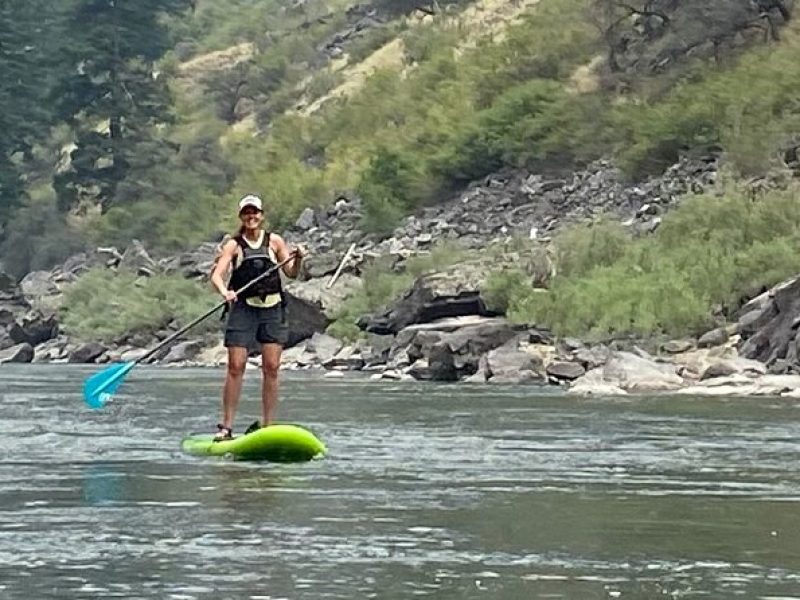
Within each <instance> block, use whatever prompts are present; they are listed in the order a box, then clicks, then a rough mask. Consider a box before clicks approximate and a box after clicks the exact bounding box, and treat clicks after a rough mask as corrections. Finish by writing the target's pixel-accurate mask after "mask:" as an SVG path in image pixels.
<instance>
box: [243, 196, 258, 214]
mask: <svg viewBox="0 0 800 600" xmlns="http://www.w3.org/2000/svg"><path fill="white" fill-rule="evenodd" d="M247 206H254V207H255V208H257V209H258V210H260V211H262V212H263V211H264V209H263V208H262V207H261V198H259V197H258V196H254V195H253V194H248V195H247V196H245V197H244V198H242V199H241V200H239V212H242V211H243V210H244V209H245V207H247Z"/></svg>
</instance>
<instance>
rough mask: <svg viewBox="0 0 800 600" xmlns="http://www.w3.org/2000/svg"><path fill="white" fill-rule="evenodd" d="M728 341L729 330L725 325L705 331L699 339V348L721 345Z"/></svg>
mask: <svg viewBox="0 0 800 600" xmlns="http://www.w3.org/2000/svg"><path fill="white" fill-rule="evenodd" d="M727 341H728V332H727V331H726V330H725V328H724V327H718V328H717V329H712V330H711V331H709V332H707V333H704V334H703V335H702V336H700V339H699V340H697V347H698V348H711V347H712V346H721V345H722V344H724V343H725V342H727Z"/></svg>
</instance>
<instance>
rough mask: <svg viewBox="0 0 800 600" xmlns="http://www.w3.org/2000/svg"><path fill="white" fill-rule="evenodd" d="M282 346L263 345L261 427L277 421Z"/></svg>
mask: <svg viewBox="0 0 800 600" xmlns="http://www.w3.org/2000/svg"><path fill="white" fill-rule="evenodd" d="M282 350H283V348H282V347H281V345H280V344H262V345H261V373H262V376H263V382H262V385H261V426H262V427H266V426H267V425H269V424H270V423H272V422H273V421H274V420H275V414H276V413H277V411H278V371H279V370H280V368H281V351H282Z"/></svg>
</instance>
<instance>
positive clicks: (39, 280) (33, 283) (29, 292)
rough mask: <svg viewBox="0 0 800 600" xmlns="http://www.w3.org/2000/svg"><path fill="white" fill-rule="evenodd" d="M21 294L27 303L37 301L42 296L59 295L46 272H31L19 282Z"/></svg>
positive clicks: (51, 276)
mask: <svg viewBox="0 0 800 600" xmlns="http://www.w3.org/2000/svg"><path fill="white" fill-rule="evenodd" d="M19 286H20V288H21V289H22V293H23V295H24V296H25V299H26V300H27V301H28V302H33V301H35V300H38V299H39V298H41V297H42V296H52V295H55V294H58V293H60V292H59V289H58V287H57V286H56V284H55V283H53V275H52V274H51V273H50V272H48V271H31V272H30V273H28V274H27V275H25V277H23V278H22V281H20V282H19Z"/></svg>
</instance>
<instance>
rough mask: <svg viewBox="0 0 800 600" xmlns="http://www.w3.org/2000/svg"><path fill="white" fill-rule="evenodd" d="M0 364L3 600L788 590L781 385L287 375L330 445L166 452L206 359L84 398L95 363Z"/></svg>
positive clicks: (795, 550) (182, 424)
mask: <svg viewBox="0 0 800 600" xmlns="http://www.w3.org/2000/svg"><path fill="white" fill-rule="evenodd" d="M7 367H8V365H4V366H3V370H2V371H0V389H3V390H4V391H3V395H2V398H0V420H1V421H2V423H3V425H4V428H5V429H6V430H8V431H13V432H15V433H16V434H15V435H14V436H5V437H3V438H0V598H3V599H4V600H5V599H10V600H16V599H28V598H98V597H102V598H176V599H191V598H198V599H199V598H211V597H214V598H219V597H221V598H309V599H311V598H405V597H411V596H427V597H434V598H437V599H438V598H445V599H447V598H453V599H455V598H459V599H460V598H479V597H481V598H482V597H497V598H509V599H517V598H519V599H523V598H525V599H527V598H577V599H593V598H637V599H651V598H662V597H664V598H732V597H743V598H764V599H767V598H771V599H773V600H774V599H777V598H781V599H785V598H800V536H798V535H797V532H800V510H798V504H799V503H800V460H798V459H800V441H798V440H800V435H798V434H800V427H798V423H800V419H799V418H798V416H799V415H800V410H799V409H800V405H798V404H797V402H796V401H792V400H785V399H774V400H770V399H758V400H749V401H748V400H702V401H701V400H696V399H664V398H661V399H654V398H650V399H648V398H639V399H636V398H634V399H631V398H626V399H616V400H597V399H593V400H580V399H574V398H569V397H565V396H553V395H546V394H552V391H551V390H537V389H535V388H534V389H531V388H513V387H469V386H458V387H455V386H436V385H419V384H412V385H393V386H387V385H384V384H376V383H372V382H366V381H362V380H344V381H342V380H339V381H328V380H325V381H322V380H313V379H308V378H306V379H303V378H298V377H297V376H295V379H291V377H290V378H289V379H290V380H289V381H287V382H286V384H285V385H284V386H283V390H284V396H285V398H286V401H285V402H284V404H283V405H282V407H281V417H282V418H285V419H286V420H287V421H294V422H298V423H302V424H304V425H306V426H308V427H310V428H311V429H312V430H313V431H315V432H316V433H317V434H318V435H319V436H320V437H321V438H322V439H323V440H324V441H325V442H326V443H327V445H328V447H329V450H330V455H329V456H328V458H326V459H325V460H323V461H315V462H311V463H302V464H290V465H285V464H281V465H278V464H257V463H235V462H230V461H226V460H217V459H198V458H194V457H188V456H184V455H183V454H182V453H181V452H180V451H179V447H178V444H179V440H180V439H181V437H182V436H183V435H184V434H185V433H187V432H189V431H205V430H210V428H211V426H212V425H213V423H215V422H216V411H217V410H218V407H217V403H218V396H219V384H220V375H221V374H220V373H219V372H216V371H211V370H157V369H146V368H141V370H140V371H138V372H137V373H134V374H132V375H131V376H130V378H129V382H126V384H125V386H124V387H123V389H122V390H121V394H120V395H119V396H118V397H117V398H116V399H115V401H114V402H113V403H112V404H111V405H110V406H108V407H107V408H106V409H104V410H103V411H99V412H91V411H89V410H87V409H86V408H84V407H83V405H82V402H81V399H80V384H81V382H82V379H83V377H85V376H86V375H87V374H89V373H91V372H92V371H89V370H86V369H81V368H67V367H54V366H48V367H45V366H41V367H37V366H28V367H14V368H7ZM255 379H257V378H255ZM256 386H257V381H255V380H253V381H249V382H248V383H247V392H246V397H248V398H256V397H257V387H256ZM241 411H242V414H241V418H240V421H241V423H247V422H249V420H252V417H254V416H256V413H257V412H258V406H257V402H256V401H252V402H247V401H245V402H244V403H243V406H242V409H241Z"/></svg>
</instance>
